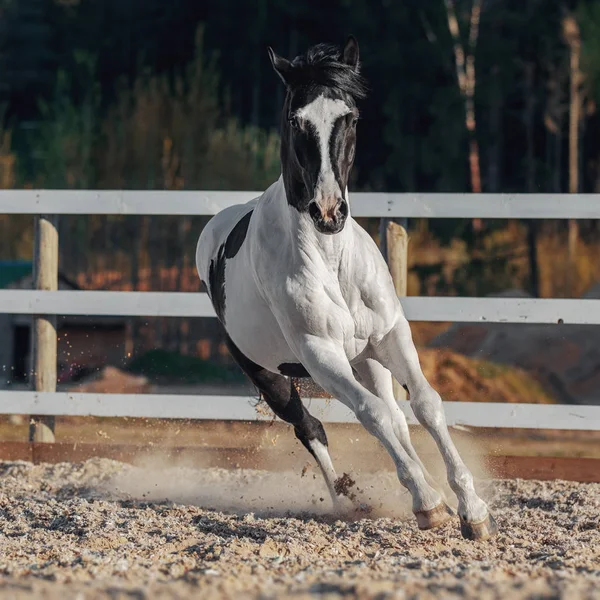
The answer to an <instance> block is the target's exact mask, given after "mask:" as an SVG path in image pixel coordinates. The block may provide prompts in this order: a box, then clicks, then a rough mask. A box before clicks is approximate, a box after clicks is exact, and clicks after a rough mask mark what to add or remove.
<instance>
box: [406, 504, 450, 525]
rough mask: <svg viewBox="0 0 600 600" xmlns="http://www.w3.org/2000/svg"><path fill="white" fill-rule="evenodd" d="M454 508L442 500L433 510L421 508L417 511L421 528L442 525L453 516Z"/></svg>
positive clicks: (416, 514) (416, 515)
mask: <svg viewBox="0 0 600 600" xmlns="http://www.w3.org/2000/svg"><path fill="white" fill-rule="evenodd" d="M452 514H453V513H452V509H451V508H450V507H449V506H448V505H447V504H446V503H445V502H440V504H438V505H437V506H436V507H435V508H432V509H431V510H420V511H418V512H416V513H415V517H417V523H418V525H419V529H434V528H435V527H440V526H441V525H443V524H444V523H446V521H448V520H449V519H450V518H451V517H452Z"/></svg>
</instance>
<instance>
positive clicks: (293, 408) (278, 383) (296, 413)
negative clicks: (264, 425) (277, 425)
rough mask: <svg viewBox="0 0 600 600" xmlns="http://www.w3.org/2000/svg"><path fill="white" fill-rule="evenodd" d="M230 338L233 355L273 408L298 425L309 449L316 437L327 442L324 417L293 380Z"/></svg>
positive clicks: (278, 414) (295, 430)
mask: <svg viewBox="0 0 600 600" xmlns="http://www.w3.org/2000/svg"><path fill="white" fill-rule="evenodd" d="M226 342H227V347H228V348H229V351H230V352H231V355H232V356H233V358H234V359H235V361H236V362H237V364H238V365H239V366H240V367H241V369H242V370H243V371H244V373H246V375H247V376H248V377H249V379H250V381H252V383H253V384H254V385H255V386H256V387H257V388H258V389H259V390H260V392H261V393H262V395H263V396H264V398H265V400H266V402H267V404H268V405H269V406H270V407H271V410H272V411H273V412H274V413H275V414H276V415H277V416H278V417H279V418H280V419H283V420H284V421H286V422H287V423H290V424H291V425H293V426H294V432H295V433H296V437H297V438H298V439H299V440H300V441H301V442H302V444H303V445H304V446H305V447H306V449H307V450H308V451H309V452H310V453H311V454H313V451H312V448H311V447H310V442H311V441H312V440H314V439H316V440H318V441H319V442H321V443H322V444H323V445H324V446H327V436H326V435H325V429H323V425H322V423H321V421H319V420H318V419H316V418H315V417H313V416H312V415H311V414H310V413H309V412H308V410H306V407H305V406H304V404H303V403H302V400H301V399H300V394H298V390H297V389H296V387H295V386H294V384H293V382H292V381H290V380H289V379H286V378H285V377H284V376H283V375H277V373H271V372H270V371H267V369H263V367H261V366H259V365H257V364H256V363H255V362H253V361H251V360H250V359H249V358H248V357H247V356H245V355H244V354H242V352H241V351H240V350H239V348H238V347H237V346H236V345H235V344H234V343H233V341H232V340H231V338H230V337H229V336H227V338H226ZM313 456H314V454H313Z"/></svg>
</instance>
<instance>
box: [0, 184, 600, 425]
mask: <svg viewBox="0 0 600 600" xmlns="http://www.w3.org/2000/svg"><path fill="white" fill-rule="evenodd" d="M257 195H258V192H204V191H199V192H191V191H185V192H154V191H151V192H148V191H131V192H124V191H102V192H100V191H62V190H61V191H57V190H22V191H21V190H19V191H13V190H6V191H0V214H32V215H40V214H45V215H61V214H84V215H92V214H96V215H97V214H113V215H213V214H216V213H217V212H218V211H219V210H221V209H223V208H225V207H227V206H229V205H232V204H237V203H240V202H246V201H248V200H250V199H252V198H254V197H256V196H257ZM351 205H352V212H353V215H354V216H358V217H378V218H404V217H410V218H413V217H427V218H473V217H480V218H503V219H512V218H516V219H572V218H574V219H599V218H600V195H595V194H587V195H586V194H579V195H558V194H554V195H552V194H550V195H544V194H528V195H524V194H522V195H519V194H376V193H365V194H353V195H352V197H351ZM599 260H600V257H599ZM402 304H403V306H404V309H405V312H406V315H407V317H408V318H409V319H410V320H413V321H454V322H474V323H482V322H489V323H492V322H496V323H555V324H557V323H564V324H590V325H592V324H594V325H600V300H564V299H543V300H542V299H520V298H501V299H498V298H437V297H433V298H432V297H428V298H423V297H410V298H403V299H402ZM0 312H4V313H13V314H14V313H20V314H32V315H130V316H153V317H158V316H160V317H214V316H215V314H214V311H213V309H212V306H211V304H210V301H209V299H208V297H207V296H206V294H200V293H195V294H191V293H176V292H173V293H172V292H101V291H41V290H0ZM599 343H600V340H599ZM306 402H307V403H308V404H309V405H310V406H311V410H312V411H313V412H314V414H315V415H316V416H318V417H319V418H321V419H322V420H324V421H329V422H354V421H355V419H354V416H353V415H352V414H351V413H350V411H349V410H348V409H346V408H345V407H344V406H343V405H342V404H340V403H339V402H337V401H332V400H323V399H308V400H307V401H306ZM599 402H600V398H599ZM401 407H402V409H403V411H404V412H405V414H406V415H407V417H408V420H409V422H410V423H415V422H416V421H415V419H414V416H413V414H412V411H411V409H410V407H409V405H408V403H407V402H402V403H401ZM445 410H446V415H447V419H448V422H449V424H451V425H470V426H474V427H525V428H542V429H571V430H600V405H599V406H566V405H551V406H550V405H533V404H499V403H472V402H447V403H445ZM0 414H35V415H72V416H79V415H90V416H113V417H117V416H118V417H148V418H153V417H155V418H193V419H225V420H257V419H264V418H265V417H262V416H261V415H260V414H258V412H257V411H255V409H254V401H253V398H251V397H245V396H214V395H213V396H189V395H161V394H149V395H133V394H132V395H123V394H73V393H66V392H58V393H57V392H39V391H31V392H26V391H25V392H16V391H0Z"/></svg>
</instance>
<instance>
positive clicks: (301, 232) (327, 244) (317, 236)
mask: <svg viewBox="0 0 600 600" xmlns="http://www.w3.org/2000/svg"><path fill="white" fill-rule="evenodd" d="M278 183H279V184H280V193H279V194H278V199H279V202H278V204H279V208H280V210H282V212H283V213H284V214H285V219H284V222H285V223H286V227H287V229H288V234H289V240H290V243H291V244H292V245H293V247H294V249H295V250H296V251H297V252H298V253H300V254H302V255H304V256H308V257H315V256H317V255H318V256H319V257H321V258H322V260H323V261H324V262H325V263H326V264H327V265H329V266H331V267H332V268H334V269H337V268H338V267H339V263H340V261H341V260H342V257H343V256H344V254H345V250H346V249H347V248H348V247H349V245H350V244H351V243H352V224H351V221H352V219H351V216H350V215H348V219H347V220H346V225H345V226H344V229H342V231H340V232H339V233H336V234H334V235H325V234H323V233H319V232H318V231H317V230H316V229H315V226H314V224H313V221H312V219H311V218H310V216H309V214H308V212H299V211H298V210H296V209H295V208H294V207H293V206H292V205H291V204H290V203H289V202H288V198H287V195H286V190H285V186H284V184H283V175H282V176H281V178H280V179H279V182H278ZM347 196H348V194H347V192H346V197H347Z"/></svg>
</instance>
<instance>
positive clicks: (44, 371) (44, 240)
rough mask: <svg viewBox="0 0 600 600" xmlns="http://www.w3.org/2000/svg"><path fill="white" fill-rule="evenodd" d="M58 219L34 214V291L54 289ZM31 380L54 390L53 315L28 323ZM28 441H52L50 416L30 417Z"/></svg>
mask: <svg viewBox="0 0 600 600" xmlns="http://www.w3.org/2000/svg"><path fill="white" fill-rule="evenodd" d="M57 222H58V219H57V217H56V216H52V215H40V216H37V217H35V228H34V231H35V238H34V245H35V246H34V253H33V265H34V266H33V277H34V281H35V287H36V289H38V290H47V291H55V290H57V289H58V229H57ZM32 347H33V381H34V389H35V391H36V392H55V391H56V354H57V340H56V315H34V316H33V326H32ZM29 441H30V442H54V417H51V416H35V415H34V416H32V417H31V419H30V425H29Z"/></svg>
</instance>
